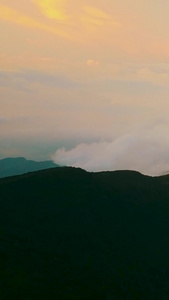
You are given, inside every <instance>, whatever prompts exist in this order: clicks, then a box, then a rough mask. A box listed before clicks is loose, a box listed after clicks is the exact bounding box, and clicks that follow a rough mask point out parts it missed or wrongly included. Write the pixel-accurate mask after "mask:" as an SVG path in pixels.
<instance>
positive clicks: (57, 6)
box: [34, 0, 69, 21]
mask: <svg viewBox="0 0 169 300" xmlns="http://www.w3.org/2000/svg"><path fill="white" fill-rule="evenodd" d="M34 2H35V3H36V4H37V5H38V6H39V8H40V10H41V11H42V13H43V14H44V15H45V16H46V17H48V18H50V19H55V20H58V21H66V20H67V19H69V17H68V15H66V13H65V10H64V4H65V1H63V0H62V1H60V0H34Z"/></svg>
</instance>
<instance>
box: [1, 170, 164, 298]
mask: <svg viewBox="0 0 169 300" xmlns="http://www.w3.org/2000/svg"><path fill="white" fill-rule="evenodd" d="M0 228H1V231H0V299H1V300H6V299H10V300H14V299H16V300H19V299H22V300H55V299H56V300H57V299H59V300H60V299H61V300H62V299H63V300H64V299H65V300H88V299H89V300H94V299H101V300H114V299H115V300H120V299H124V300H126V299H127V300H132V299H144V300H145V299H153V300H154V299H159V300H161V299H163V300H165V299H169V176H162V177H158V178H151V177H148V176H143V175H141V174H140V173H137V172H133V171H117V172H101V173H87V172H85V171H83V170H81V169H75V168H55V169H50V170H44V171H39V172H35V173H30V174H26V175H23V176H16V177H10V178H6V179H1V180H0Z"/></svg>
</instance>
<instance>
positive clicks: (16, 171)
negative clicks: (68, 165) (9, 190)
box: [0, 157, 58, 178]
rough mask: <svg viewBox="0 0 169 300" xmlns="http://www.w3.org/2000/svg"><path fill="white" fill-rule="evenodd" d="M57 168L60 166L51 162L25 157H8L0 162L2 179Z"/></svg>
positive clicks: (0, 176)
mask: <svg viewBox="0 0 169 300" xmlns="http://www.w3.org/2000/svg"><path fill="white" fill-rule="evenodd" d="M56 167H58V165H56V164H55V163H53V162H52V161H50V160H49V161H40V162H37V161H34V160H27V159H25V158H24V157H16V158H15V157H14V158H13V157H8V158H4V159H1V160H0V178H3V177H7V176H14V175H21V174H24V173H28V172H34V171H38V170H43V169H49V168H56Z"/></svg>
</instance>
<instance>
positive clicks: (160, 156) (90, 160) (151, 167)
mask: <svg viewBox="0 0 169 300" xmlns="http://www.w3.org/2000/svg"><path fill="white" fill-rule="evenodd" d="M162 132H163V131H162V130H157V132H156V130H155V129H154V130H146V131H142V132H139V133H133V134H128V135H124V136H122V137H120V138H117V139H114V140H113V141H111V142H98V143H91V144H79V145H78V146H76V147H75V148H73V149H71V150H68V151H66V150H65V149H64V148H61V149H59V150H57V151H56V153H55V154H54V155H53V160H54V161H55V162H56V163H58V164H61V165H68V166H74V167H81V168H83V169H85V170H87V171H104V170H110V171H113V170H137V171H140V172H142V173H143V174H147V175H160V174H163V173H165V172H169V141H168V140H167V137H166V136H164V135H163V133H162Z"/></svg>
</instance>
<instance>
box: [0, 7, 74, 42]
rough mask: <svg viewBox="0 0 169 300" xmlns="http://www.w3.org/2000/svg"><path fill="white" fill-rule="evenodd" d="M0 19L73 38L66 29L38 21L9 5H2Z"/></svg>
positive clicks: (69, 38)
mask: <svg viewBox="0 0 169 300" xmlns="http://www.w3.org/2000/svg"><path fill="white" fill-rule="evenodd" d="M0 19H2V20H5V21H10V22H13V23H16V24H20V25H24V26H28V27H33V28H37V29H40V30H45V31H48V32H51V33H53V34H56V35H59V36H62V37H64V38H66V39H68V40H72V39H73V38H72V37H70V35H69V34H68V33H67V32H66V31H65V30H62V29H61V28H57V27H56V26H52V25H47V24H46V23H43V22H39V21H36V19H34V18H31V17H29V16H27V15H25V14H23V13H20V12H19V11H17V10H14V9H11V8H10V7H7V6H3V5H0Z"/></svg>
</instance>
